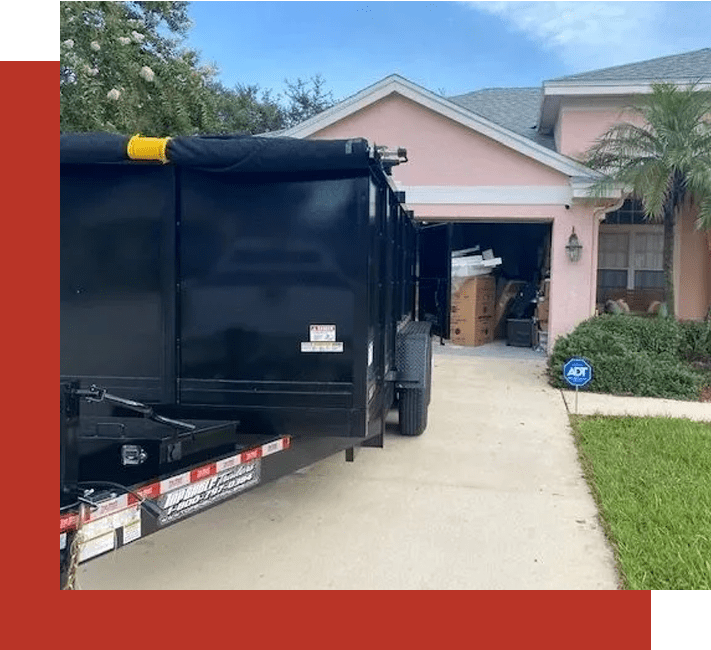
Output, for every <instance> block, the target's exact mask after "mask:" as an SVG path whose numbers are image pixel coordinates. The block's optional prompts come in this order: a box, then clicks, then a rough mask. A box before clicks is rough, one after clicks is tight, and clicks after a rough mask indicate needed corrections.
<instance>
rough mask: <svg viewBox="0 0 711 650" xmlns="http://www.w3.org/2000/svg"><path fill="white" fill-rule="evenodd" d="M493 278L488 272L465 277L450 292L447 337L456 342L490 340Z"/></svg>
mask: <svg viewBox="0 0 711 650" xmlns="http://www.w3.org/2000/svg"><path fill="white" fill-rule="evenodd" d="M495 296H496V281H495V280H494V277H493V276H492V275H484V276H476V277H472V278H468V279H466V280H465V281H464V282H463V283H462V284H461V285H460V286H459V288H458V289H457V290H456V291H455V292H454V293H453V294H452V313H451V319H450V323H451V325H450V339H451V341H452V343H455V344H456V345H471V346H475V345H483V344H484V343H490V342H491V341H493V340H494V313H495V307H496V305H495Z"/></svg>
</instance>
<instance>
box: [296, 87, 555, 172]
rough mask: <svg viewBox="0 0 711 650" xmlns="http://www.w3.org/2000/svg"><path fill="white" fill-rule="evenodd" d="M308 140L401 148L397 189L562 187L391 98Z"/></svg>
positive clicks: (517, 158)
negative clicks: (350, 140)
mask: <svg viewBox="0 0 711 650" xmlns="http://www.w3.org/2000/svg"><path fill="white" fill-rule="evenodd" d="M310 137H311V138H325V139H327V138H356V137H365V138H368V140H370V142H372V143H375V144H377V145H386V146H388V147H391V148H395V147H405V148H406V149H407V154H408V158H409V162H408V163H407V164H405V165H400V166H398V167H395V168H394V169H393V178H394V179H395V180H396V181H398V182H399V183H401V184H402V185H410V186H411V185H425V186H432V185H436V186H441V185H452V186H466V185H483V186H492V185H536V186H541V185H544V186H545V185H549V186H550V185H557V186H561V185H567V184H568V181H567V178H566V177H565V176H564V175H563V174H560V173H559V172H556V171H555V170H552V169H550V168H549V167H547V166H546V165H543V164H542V163H539V162H537V161H535V160H532V159H530V158H528V157H527V156H524V155H523V154H520V153H518V152H516V151H514V150H512V149H507V148H506V147H503V146H502V145H501V144H499V143H497V142H494V141H493V140H491V139H489V138H487V137H485V136H483V135H480V134H478V133H475V132H473V131H472V130H471V129H468V128H466V127H465V126H463V125H461V124H457V123H456V122H453V121H452V120H449V119H447V118H446V117H443V116H442V115H439V114H437V113H435V112H433V111H430V110H428V109H427V108H424V107H422V106H419V105H418V104H416V103H415V102H413V101H410V100H409V99H406V98H405V97H402V96H400V95H396V94H391V95H389V96H388V97H386V98H384V99H382V100H380V101H378V102H375V103H374V104H371V105H370V106H368V107H366V108H364V109H362V110H360V111H357V112H356V113H353V114H352V115H349V116H348V117H346V118H345V119H343V120H341V121H339V122H337V123H336V124H332V125H331V126H328V127H326V128H325V129H322V130H321V131H317V132H316V133H314V134H313V135H312V136H310Z"/></svg>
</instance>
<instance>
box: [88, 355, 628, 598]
mask: <svg viewBox="0 0 711 650" xmlns="http://www.w3.org/2000/svg"><path fill="white" fill-rule="evenodd" d="M543 371H544V356H543V355H542V354H540V353H536V352H534V351H532V350H528V349H527V350H521V349H516V348H506V347H505V346H503V347H502V346H500V345H497V344H494V345H491V346H484V347H483V348H475V349H470V348H457V347H449V346H447V347H440V346H439V345H438V346H437V347H436V352H435V358H434V383H433V394H432V404H431V407H430V416H429V426H428V429H427V431H426V432H425V433H424V434H423V435H422V436H421V437H419V438H403V437H401V436H398V435H397V434H396V433H394V432H393V433H392V434H390V435H388V437H387V439H386V441H385V449H362V450H359V452H358V453H357V455H356V461H355V463H348V464H347V463H345V462H344V458H343V455H342V454H338V455H337V456H334V457H331V458H328V459H326V460H324V461H321V462H319V463H317V464H315V465H312V466H311V467H309V468H306V469H305V470H302V471H300V472H298V473H296V474H293V475H291V476H287V477H284V478H282V479H279V480H278V481H275V482H273V483H271V484H267V485H264V486H262V487H260V488H258V489H256V490H254V491H252V492H249V493H246V494H244V495H242V496H240V497H238V498H236V499H234V500H232V501H230V502H227V503H224V504H222V505H220V506H218V507H215V508H213V509H211V510H209V511H207V512H204V513H202V514H199V515H198V516H196V517H193V518H192V519H189V520H186V521H184V522H182V523H179V524H177V525H175V526H173V527H171V528H167V529H166V530H164V531H161V532H160V533H157V534H155V535H152V536H150V537H148V538H146V539H144V540H138V541H136V542H134V543H132V544H130V545H128V546H127V547H125V548H123V549H121V550H119V551H117V552H115V553H111V554H109V555H107V556H104V557H101V558H98V559H96V560H93V561H91V562H89V563H87V564H85V565H83V566H82V567H81V568H80V571H79V576H78V577H79V584H80V588H82V589H615V588H616V587H617V577H616V573H615V569H614V563H613V557H612V553H611V551H610V549H609V547H608V545H607V543H606V541H605V538H604V535H603V533H602V531H601V529H600V526H599V524H598V520H597V512H596V508H595V505H594V503H593V499H592V497H591V496H590V493H589V491H588V488H587V486H586V483H585V481H584V479H583V478H582V473H581V469H580V466H579V464H578V462H577V457H576V451H575V447H574V445H573V441H572V437H571V434H570V431H569V429H568V419H567V415H566V409H565V404H564V403H563V400H562V398H561V394H560V391H557V390H554V389H552V388H550V387H548V386H547V385H546V383H545V381H544V379H543Z"/></svg>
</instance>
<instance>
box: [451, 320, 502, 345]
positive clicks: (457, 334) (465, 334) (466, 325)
mask: <svg viewBox="0 0 711 650" xmlns="http://www.w3.org/2000/svg"><path fill="white" fill-rule="evenodd" d="M450 339H451V341H452V343H454V344H455V345H469V346H477V345H484V344H485V343H491V342H492V341H493V340H494V319H493V318H491V317H488V318H486V317H484V318H479V319H477V320H475V321H472V320H469V321H459V322H454V321H452V326H451V332H450Z"/></svg>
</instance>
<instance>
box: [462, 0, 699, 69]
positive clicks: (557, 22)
mask: <svg viewBox="0 0 711 650" xmlns="http://www.w3.org/2000/svg"><path fill="white" fill-rule="evenodd" d="M469 4H470V5H471V6H472V7H473V8H475V9H477V10H479V11H483V12H486V13H489V14H493V15H496V16H499V17H500V18H501V19H502V20H503V21H504V22H505V23H507V24H508V25H509V27H510V28H511V29H512V30H514V31H517V32H520V33H522V34H524V35H525V36H527V37H528V38H529V39H531V40H533V41H534V42H537V43H538V44H539V45H540V46H541V47H542V48H544V49H546V50H548V51H550V52H552V53H554V54H557V55H558V56H560V58H561V59H562V60H563V61H564V62H565V64H566V67H568V68H569V72H585V71H587V70H594V69H596V68H603V67H608V66H613V65H620V64H624V63H631V62H634V61H642V60H645V59H651V58H655V57H658V56H665V55H668V54H674V53H678V52H681V51H685V50H692V49H697V47H698V48H701V47H707V46H708V45H707V43H708V36H705V37H703V39H702V41H700V42H699V43H698V44H697V43H695V42H693V38H692V39H690V38H689V33H688V32H687V34H685V35H681V37H680V35H679V34H678V33H676V34H675V33H674V32H675V30H674V29H670V28H669V25H668V18H669V15H668V13H667V12H668V11H675V7H674V5H676V8H677V9H679V8H681V7H680V5H682V4H691V5H697V6H698V5H706V4H707V3H705V2H700V3H676V2H673V3H666V2H470V3H469ZM699 10H700V11H703V12H704V13H707V14H708V7H701V8H700V9H699ZM707 20H708V16H707ZM694 28H695V26H694V25H693V24H692V25H689V29H690V30H691V31H694ZM684 37H685V38H684Z"/></svg>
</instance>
